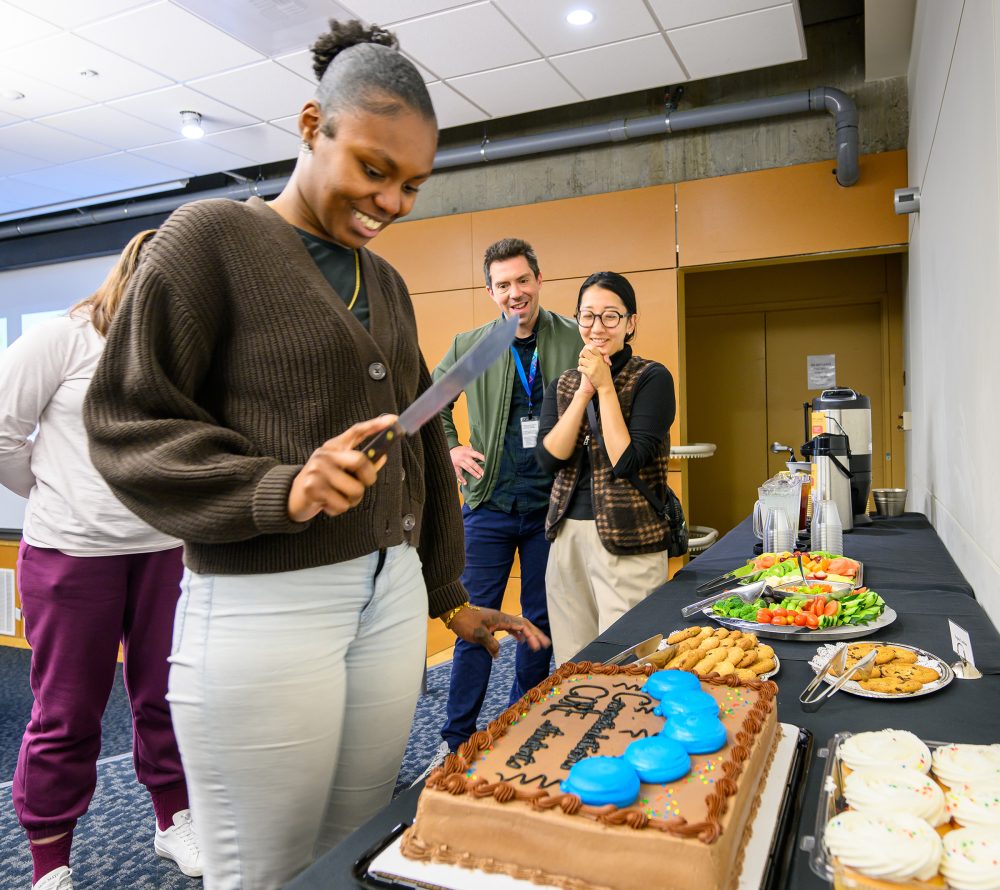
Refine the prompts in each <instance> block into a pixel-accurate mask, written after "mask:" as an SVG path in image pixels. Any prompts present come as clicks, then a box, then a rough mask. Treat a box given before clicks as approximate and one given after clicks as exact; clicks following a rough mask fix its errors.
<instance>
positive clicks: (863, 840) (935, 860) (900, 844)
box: [823, 810, 955, 882]
mask: <svg viewBox="0 0 1000 890" xmlns="http://www.w3.org/2000/svg"><path fill="white" fill-rule="evenodd" d="M953 833H955V832H953ZM823 840H824V843H825V844H826V848H827V850H828V851H829V853H830V855H831V856H833V857H835V858H836V859H837V860H838V861H839V863H840V864H841V865H842V866H847V867H848V868H850V869H853V870H854V871H857V872H860V873H861V874H862V875H865V876H866V877H869V878H876V879H879V880H886V881H896V882H902V881H911V880H914V879H915V880H918V881H929V880H930V879H931V878H933V877H934V876H935V875H936V874H937V872H938V866H939V864H940V862H941V838H940V836H939V835H938V833H937V832H936V831H935V830H934V829H933V828H931V827H930V825H928V824H927V823H926V822H925V821H924V820H923V819H918V818H917V817H916V816H910V815H907V814H906V813H887V814H883V815H878V814H876V813H860V812H858V811H857V810H848V811H847V812H844V813H840V814H839V815H837V816H834V817H833V818H832V819H831V820H830V821H829V822H828V823H827V824H826V831H825V832H824V836H823Z"/></svg>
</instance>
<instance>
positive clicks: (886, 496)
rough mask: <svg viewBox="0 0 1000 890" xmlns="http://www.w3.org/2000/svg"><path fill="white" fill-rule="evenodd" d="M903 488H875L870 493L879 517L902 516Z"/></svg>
mask: <svg viewBox="0 0 1000 890" xmlns="http://www.w3.org/2000/svg"><path fill="white" fill-rule="evenodd" d="M906 494H907V490H906V489H905V488H876V489H874V490H873V491H872V497H873V498H874V499H875V511H876V513H877V514H878V515H879V516H902V515H903V510H904V509H905V507H906Z"/></svg>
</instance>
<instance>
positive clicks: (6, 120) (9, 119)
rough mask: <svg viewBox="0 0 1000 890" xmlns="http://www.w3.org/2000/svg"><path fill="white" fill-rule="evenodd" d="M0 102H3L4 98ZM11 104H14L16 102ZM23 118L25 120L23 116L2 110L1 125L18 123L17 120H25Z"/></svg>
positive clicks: (0, 114) (0, 115)
mask: <svg viewBox="0 0 1000 890" xmlns="http://www.w3.org/2000/svg"><path fill="white" fill-rule="evenodd" d="M0 103H3V100H2V99H0ZM10 104H11V105H13V104H14V103H10ZM23 120H24V118H23V117H18V116H17V115H15V114H7V113H6V112H4V111H0V127H5V126H7V124H13V123H17V121H23Z"/></svg>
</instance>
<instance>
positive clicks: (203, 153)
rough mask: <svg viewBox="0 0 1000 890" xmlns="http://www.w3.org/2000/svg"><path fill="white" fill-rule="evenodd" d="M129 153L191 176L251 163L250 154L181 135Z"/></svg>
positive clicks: (232, 168)
mask: <svg viewBox="0 0 1000 890" xmlns="http://www.w3.org/2000/svg"><path fill="white" fill-rule="evenodd" d="M130 154H134V155H138V156H139V157H143V158H146V159H147V160H150V161H156V162H157V163H158V164H166V165H167V166H168V167H176V168H177V169H178V170H183V171H185V172H186V173H191V174H193V175H194V176H204V175H205V174H207V173H218V172H219V171H220V170H238V169H241V168H242V167H249V166H251V165H252V164H254V163H255V162H254V161H252V160H251V159H250V158H246V157H243V156H242V155H236V154H233V153H232V152H229V151H224V150H223V149H221V148H218V147H217V146H215V145H209V143H208V142H207V141H206V140H205V139H181V140H178V141H177V142H170V143H167V144H164V145H151V146H149V147H148V148H140V149H138V150H137V151H133V152H130Z"/></svg>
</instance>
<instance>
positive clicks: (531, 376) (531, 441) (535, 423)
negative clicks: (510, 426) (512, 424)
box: [510, 346, 541, 448]
mask: <svg viewBox="0 0 1000 890" xmlns="http://www.w3.org/2000/svg"><path fill="white" fill-rule="evenodd" d="M510 351H511V354H512V355H513V356H514V367H516V368H517V376H518V377H520V378H521V385H522V386H523V387H524V391H525V393H527V395H528V414H527V416H526V417H522V418H521V447H522V448H534V447H535V445H536V444H538V428H539V427H540V426H541V421H540V420H539V419H538V418H537V417H535V416H534V414H533V413H532V410H531V408H532V403H531V387H532V385H533V384H534V382H535V374H537V373H538V347H537V346H536V347H535V351H534V353H532V356H531V367H530V368H529V369H528V372H527V373H525V371H524V365H523V364H521V356H519V355H518V354H517V349H516V348H515V347H514V346H511V347H510Z"/></svg>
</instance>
